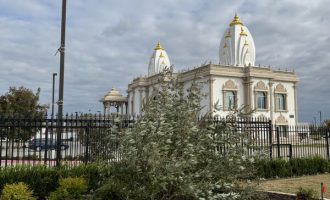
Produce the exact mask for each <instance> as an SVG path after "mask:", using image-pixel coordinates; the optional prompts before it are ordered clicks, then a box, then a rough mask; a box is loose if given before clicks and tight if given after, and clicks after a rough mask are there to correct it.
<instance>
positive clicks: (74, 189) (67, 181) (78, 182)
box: [48, 178, 88, 200]
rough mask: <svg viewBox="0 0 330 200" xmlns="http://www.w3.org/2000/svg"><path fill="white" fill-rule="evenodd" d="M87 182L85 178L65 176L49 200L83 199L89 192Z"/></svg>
mask: <svg viewBox="0 0 330 200" xmlns="http://www.w3.org/2000/svg"><path fill="white" fill-rule="evenodd" d="M87 189H88V187H87V182H86V181H85V179H83V178H64V179H61V180H60V184H59V187H58V188H57V189H56V190H55V191H54V192H52V193H50V196H49V198H48V199H49V200H63V199H66V200H75V199H83V195H84V194H86V193H87Z"/></svg>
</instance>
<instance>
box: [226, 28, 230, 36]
mask: <svg viewBox="0 0 330 200" xmlns="http://www.w3.org/2000/svg"><path fill="white" fill-rule="evenodd" d="M226 38H230V29H229V30H228V33H227V35H226Z"/></svg>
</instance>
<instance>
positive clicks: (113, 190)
mask: <svg viewBox="0 0 330 200" xmlns="http://www.w3.org/2000/svg"><path fill="white" fill-rule="evenodd" d="M125 186H127V185H126V184H125V182H123V181H121V180H110V181H108V182H107V183H105V184H104V185H102V186H101V187H100V188H99V189H97V190H96V191H95V194H94V199H95V200H122V199H124V196H125V195H124V194H121V191H122V188H123V187H125Z"/></svg>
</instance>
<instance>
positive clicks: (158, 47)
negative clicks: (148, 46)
mask: <svg viewBox="0 0 330 200" xmlns="http://www.w3.org/2000/svg"><path fill="white" fill-rule="evenodd" d="M155 50H164V49H163V47H162V46H161V45H160V42H159V41H158V43H157V46H156V48H155Z"/></svg>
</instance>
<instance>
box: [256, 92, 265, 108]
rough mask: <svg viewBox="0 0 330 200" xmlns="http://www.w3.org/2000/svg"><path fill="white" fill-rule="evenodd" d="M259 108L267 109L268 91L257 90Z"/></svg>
mask: <svg viewBox="0 0 330 200" xmlns="http://www.w3.org/2000/svg"><path fill="white" fill-rule="evenodd" d="M257 108H258V109H267V96H266V92H257Z"/></svg>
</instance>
